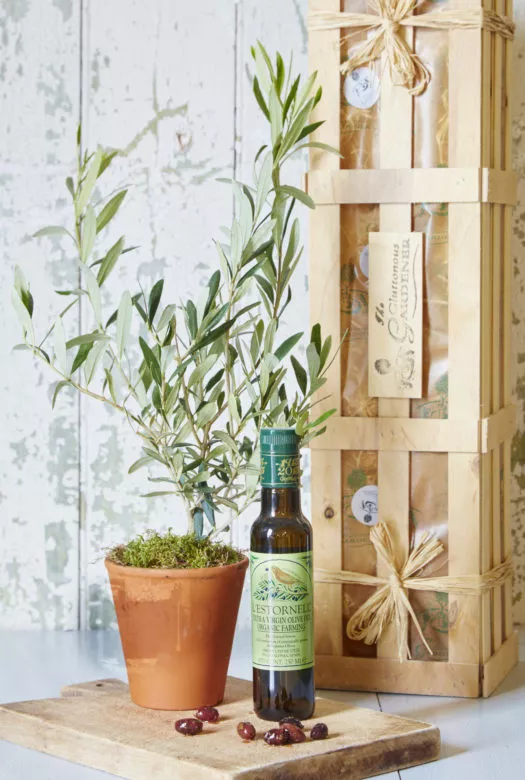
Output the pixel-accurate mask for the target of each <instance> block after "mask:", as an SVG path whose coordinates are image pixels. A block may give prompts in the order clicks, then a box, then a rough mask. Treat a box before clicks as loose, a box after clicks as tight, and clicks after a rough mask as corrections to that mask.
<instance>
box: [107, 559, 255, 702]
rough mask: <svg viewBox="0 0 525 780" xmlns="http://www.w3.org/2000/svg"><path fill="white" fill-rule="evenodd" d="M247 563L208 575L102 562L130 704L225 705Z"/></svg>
mask: <svg viewBox="0 0 525 780" xmlns="http://www.w3.org/2000/svg"><path fill="white" fill-rule="evenodd" d="M247 566H248V559H247V558H246V557H245V556H243V558H242V560H241V561H239V563H234V564H232V565H230V566H217V567H213V568H210V569H138V568H134V567H132V566H120V565H119V564H116V563H113V562H111V561H108V560H106V569H107V570H108V574H109V579H110V582H111V589H112V591H113V599H114V602H115V608H116V611H117V619H118V625H119V630H120V638H121V641H122V648H123V650H124V656H125V659H126V667H127V671H128V679H129V691H130V694H131V698H132V700H133V701H134V702H135V704H139V705H140V706H141V707H148V708H151V709H155V710H186V709H195V708H196V707H199V706H202V705H210V706H214V705H216V704H218V703H219V702H221V701H222V699H223V696H224V688H225V685H226V674H227V672H228V664H229V661H230V654H231V649H232V644H233V635H234V632H235V624H236V622H237V613H238V611H239V602H240V600H241V592H242V587H243V583H244V575H245V573H246V568H247Z"/></svg>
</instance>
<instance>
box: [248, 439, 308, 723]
mask: <svg viewBox="0 0 525 780" xmlns="http://www.w3.org/2000/svg"><path fill="white" fill-rule="evenodd" d="M261 475H262V476H261V514H260V515H259V517H258V518H257V520H256V521H255V522H254V524H253V526H252V530H251V544H250V579H251V599H252V602H251V604H252V656H253V699H254V709H255V712H256V714H257V715H258V716H259V717H260V718H263V719H264V720H280V719H281V718H283V717H284V716H286V715H293V716H295V717H297V718H299V719H301V718H310V717H311V716H312V714H313V711H314V706H315V686H314V637H313V585H312V527H311V525H310V523H309V522H308V520H307V519H306V518H305V517H304V515H303V513H302V511H301V493H300V464H299V447H298V439H297V435H296V433H295V431H294V430H290V429H278V428H263V429H262V431H261Z"/></svg>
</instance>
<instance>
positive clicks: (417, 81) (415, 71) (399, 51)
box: [309, 0, 515, 95]
mask: <svg viewBox="0 0 525 780" xmlns="http://www.w3.org/2000/svg"><path fill="white" fill-rule="evenodd" d="M369 5H370V7H371V8H372V9H373V11H374V13H373V14H361V13H349V12H341V13H332V12H314V13H312V14H310V15H309V27H310V29H313V30H336V29H342V28H365V29H366V30H368V31H369V32H370V36H369V37H368V38H367V40H366V41H363V42H362V43H361V44H359V45H358V46H356V47H355V48H354V49H353V51H351V52H350V53H349V56H348V59H347V60H345V62H344V63H343V64H342V65H341V71H342V72H343V73H350V72H351V71H353V70H355V69H356V68H359V67H361V66H363V65H368V64H369V63H370V62H372V61H373V60H377V59H379V58H380V57H381V55H382V54H383V52H384V53H385V57H386V62H387V66H388V69H389V72H390V76H391V78H392V81H396V83H399V84H401V85H402V86H404V87H406V88H407V89H408V90H409V92H410V94H411V95H420V94H421V93H422V92H424V91H425V89H426V88H427V86H428V84H429V82H430V71H429V70H428V68H427V67H426V65H425V64H424V63H423V61H422V60H421V59H420V58H419V57H418V55H417V54H415V53H414V52H413V51H412V49H411V47H410V45H409V43H408V42H407V41H406V39H405V37H404V35H403V27H426V28H432V29H438V30H454V29H463V30H468V29H483V30H488V31H491V32H494V33H497V34H499V35H501V36H503V37H504V38H507V39H511V38H512V37H513V36H514V29H515V25H514V23H513V22H512V21H511V20H510V19H509V18H508V17H506V16H501V14H497V13H495V12H494V11H488V10H485V9H482V8H465V9H458V10H450V11H445V10H443V11H433V12H429V13H424V14H419V15H414V11H415V10H416V8H417V7H418V6H419V5H421V2H418V0H369ZM353 35H355V33H351V34H350V35H347V36H345V37H343V38H342V39H341V44H343V43H345V42H347V41H350V39H351V38H352V37H353Z"/></svg>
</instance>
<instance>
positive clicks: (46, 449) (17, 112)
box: [0, 0, 80, 629]
mask: <svg viewBox="0 0 525 780" xmlns="http://www.w3.org/2000/svg"><path fill="white" fill-rule="evenodd" d="M0 42H1V65H0V160H1V167H0V193H1V194H0V219H1V223H0V224H1V229H0V247H1V249H0V334H1V338H0V399H1V410H2V412H1V425H0V626H3V627H17V628H29V627H38V626H40V627H45V628H66V629H70V628H76V627H77V617H78V615H77V613H78V574H79V568H78V477H79V472H78V466H79V463H78V401H77V399H76V398H75V396H73V395H66V394H64V396H63V398H62V402H61V404H60V407H59V408H58V409H57V410H56V412H55V414H51V404H50V398H51V395H50V390H49V386H50V383H51V381H52V377H51V376H49V374H48V373H47V372H46V371H45V370H44V367H43V366H42V364H38V365H33V364H32V361H31V359H30V357H28V355H27V353H23V352H13V351H12V348H13V346H14V345H15V344H16V343H18V342H19V341H20V340H21V330H20V327H19V324H18V320H17V319H16V316H15V314H14V312H13V309H12V306H11V288H12V280H13V269H14V266H15V264H16V263H18V264H19V265H20V266H21V267H22V269H23V271H24V273H25V274H26V276H27V277H28V278H30V279H31V281H32V288H33V290H34V291H35V293H36V294H35V297H36V309H35V320H36V323H37V327H38V323H40V328H39V331H40V333H41V335H43V332H42V323H46V322H47V319H48V317H49V313H50V312H51V311H54V310H55V309H56V306H57V300H58V297H57V296H56V295H55V294H54V292H53V291H52V286H54V285H56V286H57V287H62V286H67V284H68V283H69V280H70V279H71V278H72V275H74V274H75V273H76V272H75V269H74V265H73V262H72V259H71V257H69V255H68V253H67V251H65V249H64V248H63V247H62V245H61V242H60V240H58V239H56V238H54V239H40V240H38V241H36V240H31V239H30V234H31V233H33V232H34V231H35V230H37V229H38V228H40V227H42V226H43V225H47V224H49V222H50V219H53V220H54V221H58V222H60V221H61V220H63V219H65V218H66V212H67V208H66V196H67V191H66V189H65V186H64V179H65V177H66V175H67V174H68V173H69V171H70V170H71V167H72V165H73V163H74V154H75V128H76V124H77V121H78V110H79V109H78V106H79V89H78V86H79V51H80V49H79V13H78V4H75V6H73V4H72V3H71V2H68V1H67V0H54V1H53V0H10V1H9V2H8V1H7V0H6V1H5V2H2V3H0ZM51 215H52V217H51ZM70 328H71V335H72V336H74V335H76V328H77V320H76V318H75V317H73V318H72V319H71V320H70Z"/></svg>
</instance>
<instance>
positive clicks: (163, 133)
mask: <svg viewBox="0 0 525 780" xmlns="http://www.w3.org/2000/svg"><path fill="white" fill-rule="evenodd" d="M234 10H235V9H234V4H232V3H229V2H228V3H224V2H222V3H217V2H216V1H215V0H202V2H199V4H198V6H195V5H192V4H188V3H187V2H185V0H173V2H164V0H155V1H154V2H149V3H144V2H143V1H142V0H134V1H133V2H127V3H126V4H125V13H123V5H122V3H120V2H119V3H111V4H108V3H107V2H106V1H105V0H88V2H87V4H86V6H85V23H84V29H85V40H84V49H83V51H84V59H85V63H86V69H85V72H84V74H83V98H84V100H83V116H84V123H83V124H84V127H85V128H86V130H87V143H88V145H89V147H90V148H93V147H94V145H96V144H97V143H101V144H103V145H107V146H112V147H115V148H119V149H123V150H124V154H123V156H122V157H120V158H119V160H118V163H117V164H116V165H115V169H114V171H113V173H112V176H111V177H110V180H112V183H110V189H112V187H113V186H117V185H120V184H122V183H123V182H126V181H129V182H131V183H132V188H131V190H130V192H129V200H128V201H127V202H126V203H125V204H124V206H123V208H122V212H121V214H120V215H119V217H118V219H117V220H116V221H115V225H114V226H113V230H112V234H113V236H114V240H116V239H117V238H118V236H119V235H121V234H122V233H125V234H126V239H127V243H128V244H130V245H133V246H135V245H137V246H138V247H139V248H138V249H137V250H136V251H135V252H133V253H131V254H128V255H126V256H125V258H124V259H123V261H122V262H121V263H120V266H119V269H118V270H117V272H116V273H115V274H114V278H113V279H112V281H111V283H110V284H109V285H108V290H109V292H110V294H111V293H112V294H113V300H112V302H111V303H110V302H109V300H108V303H107V315H108V316H109V314H111V312H112V311H113V309H114V308H116V306H117V305H118V302H119V300H120V295H121V292H122V290H123V289H125V288H126V287H127V288H128V289H130V290H131V292H132V294H133V293H135V292H138V287H137V283H136V278H137V276H138V278H139V279H140V280H141V282H142V284H143V285H145V286H146V287H148V288H150V287H151V286H152V284H153V283H154V282H155V281H156V280H157V279H159V278H162V277H164V278H165V288H164V295H165V299H166V301H169V302H177V301H178V300H179V299H181V298H185V297H186V296H188V295H191V296H195V297H196V296H198V295H199V292H200V289H201V287H202V284H203V283H205V281H206V280H207V278H208V276H209V273H210V268H211V266H212V265H213V264H214V262H215V249H214V246H213V238H214V237H217V236H218V235H219V228H220V226H221V225H222V224H225V223H227V222H228V220H229V219H230V215H231V196H230V192H229V188H228V187H227V186H226V185H224V184H221V183H219V182H217V181H216V180H217V178H218V177H220V176H223V177H224V176H231V171H232V165H233V116H234V45H235V17H234ZM109 245H110V244H109ZM109 298H110V295H108V299H109ZM117 417H118V415H116V414H114V413H113V414H112V413H111V410H110V411H109V412H108V411H106V409H104V408H100V407H99V406H98V405H97V404H96V403H90V402H88V403H85V402H84V401H83V402H82V420H81V425H82V429H81V435H82V442H83V467H82V471H83V474H82V476H83V495H82V500H83V506H84V518H83V521H84V531H83V556H82V558H83V565H82V572H81V576H82V582H83V594H82V624H83V625H85V626H87V627H91V628H98V627H103V626H106V625H108V622H111V621H112V620H113V610H112V607H111V602H110V599H109V593H108V587H107V584H106V577H105V569H104V566H103V562H102V560H100V558H101V556H100V550H101V549H103V548H104V547H108V546H111V545H113V544H115V543H117V542H119V541H124V540H126V539H127V538H129V536H130V535H131V534H133V533H137V532H141V531H144V530H146V529H148V528H153V527H154V528H167V527H169V526H171V527H173V528H174V529H175V530H177V531H182V530H184V528H185V522H186V517H185V514H184V510H183V508H182V505H181V504H180V503H179V502H178V501H177V500H175V499H174V500H171V501H170V500H164V499H159V498H157V499H145V498H142V497H141V494H142V493H145V492H148V490H151V489H153V488H152V486H151V485H150V484H149V483H148V482H147V479H146V472H145V471H139V472H137V473H136V474H135V475H133V476H132V477H130V476H128V474H127V470H128V467H129V466H130V465H131V463H133V461H134V460H136V458H137V457H139V455H140V447H139V443H138V441H136V440H135V437H134V436H133V434H132V433H131V431H130V430H129V428H128V427H127V424H126V422H125V421H123V420H122V419H120V418H119V419H117ZM173 498H174V497H173ZM97 558H98V559H99V560H98V561H97ZM93 561H95V562H94V563H93Z"/></svg>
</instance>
